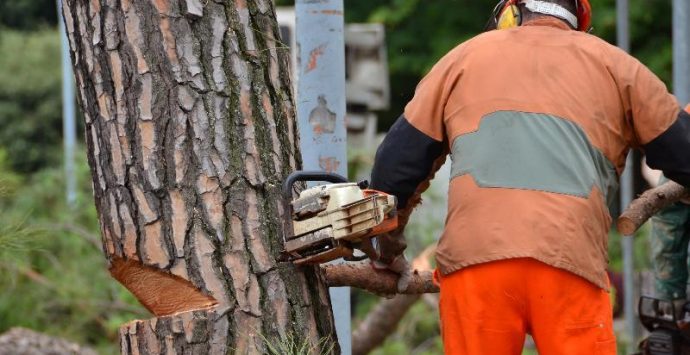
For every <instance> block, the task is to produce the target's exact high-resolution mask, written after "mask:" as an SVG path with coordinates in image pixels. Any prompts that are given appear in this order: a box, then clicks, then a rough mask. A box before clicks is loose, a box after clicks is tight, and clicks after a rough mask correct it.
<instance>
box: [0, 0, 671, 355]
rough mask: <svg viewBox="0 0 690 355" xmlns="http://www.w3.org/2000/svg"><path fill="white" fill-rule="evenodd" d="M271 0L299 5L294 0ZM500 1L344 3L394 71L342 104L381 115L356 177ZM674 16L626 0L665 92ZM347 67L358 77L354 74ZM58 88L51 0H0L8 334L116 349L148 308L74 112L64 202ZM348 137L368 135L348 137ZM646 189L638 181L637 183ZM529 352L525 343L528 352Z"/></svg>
mask: <svg viewBox="0 0 690 355" xmlns="http://www.w3.org/2000/svg"><path fill="white" fill-rule="evenodd" d="M277 3H278V5H279V6H286V7H289V6H291V5H292V4H291V2H289V1H278V2H277ZM495 3H496V1H495V0H472V1H468V0H434V1H423V0H368V1H355V0H349V1H345V19H346V22H347V23H351V24H355V23H357V24H368V23H376V24H380V26H379V27H380V28H382V29H383V33H384V34H385V36H384V37H382V38H381V41H380V43H381V47H380V48H381V49H382V51H383V52H382V53H381V52H379V53H378V57H377V58H378V59H377V60H378V61H384V62H385V63H384V64H385V66H386V67H387V73H385V74H386V75H384V77H385V78H384V81H385V86H386V87H385V88H383V90H388V92H387V93H386V97H385V100H384V101H385V102H384V104H372V105H368V106H367V105H366V102H365V103H362V102H364V101H356V100H354V101H353V102H350V101H351V100H348V103H349V105H348V110H350V111H352V117H353V119H352V120H351V122H355V123H353V124H356V122H360V121H357V120H356V119H355V116H357V115H359V116H362V115H364V116H365V117H374V118H375V119H374V120H373V121H372V120H371V119H363V120H362V121H361V122H364V123H363V124H364V125H366V124H367V122H369V123H371V122H374V124H373V126H371V124H370V126H371V129H369V130H368V132H369V133H371V134H373V138H371V139H369V138H367V142H369V141H372V142H371V144H364V145H361V144H358V145H357V147H359V148H358V149H354V148H352V149H350V150H349V160H350V164H349V168H350V169H349V172H350V176H351V178H361V177H365V176H366V175H367V174H368V169H369V168H370V166H371V163H372V160H373V154H374V150H375V146H376V144H375V143H376V141H377V139H380V134H382V133H384V132H385V131H386V130H387V129H388V127H389V126H390V125H391V124H392V123H393V121H394V120H395V119H396V118H397V117H398V116H399V115H400V113H401V112H402V110H403V107H404V105H405V103H406V102H407V101H408V100H409V99H410V98H411V97H412V95H413V93H414V88H415V86H416V84H417V82H418V81H419V80H420V78H421V77H422V76H423V75H424V74H425V73H426V71H428V70H429V69H430V68H431V66H432V65H433V64H434V63H435V62H436V61H437V60H438V59H439V58H440V57H441V56H442V55H444V54H445V53H446V52H447V51H448V50H450V49H451V48H453V47H454V46H456V45H457V44H459V43H460V42H462V41H464V40H466V39H468V38H470V37H472V36H474V35H476V34H477V33H479V32H480V31H481V30H482V29H483V27H484V24H485V22H486V20H487V18H488V16H489V15H490V13H491V10H492V9H493V7H494V6H495ZM591 3H592V8H593V24H594V31H593V34H594V35H596V36H599V37H601V38H603V39H604V40H606V41H608V42H610V43H613V44H615V40H616V4H615V0H591ZM671 19H672V17H671V0H630V42H631V54H632V55H633V56H635V57H637V58H638V59H639V60H640V61H642V62H643V63H644V64H645V65H647V66H648V67H649V68H651V69H652V70H653V71H654V72H655V73H656V74H657V75H658V76H659V77H660V78H661V79H662V80H663V81H664V82H665V83H666V84H667V86H668V87H669V90H672V89H673V88H672V86H671V75H672V47H671V32H672V27H671ZM363 28H364V30H362V28H360V29H359V30H360V31H365V32H366V30H367V27H363ZM357 30H358V29H357V28H355V27H353V31H355V32H356V31H357ZM353 48H354V49H351V50H350V51H349V52H348V53H350V54H352V55H353V58H354V59H353V60H356V59H357V55H356V53H357V52H356V43H355V47H353ZM350 64H352V63H349V64H348V65H350ZM350 69H351V68H350ZM349 75H350V76H352V75H354V74H353V72H352V70H351V72H350V74H349ZM69 80H70V81H72V80H73V79H72V78H69ZM354 84H356V83H354ZM61 85H62V74H61V64H60V37H59V32H58V16H57V10H56V4H55V1H53V0H12V1H10V0H2V1H0V333H3V332H5V331H6V330H8V329H10V328H11V327H16V326H21V327H26V328H31V329H34V330H37V331H40V332H44V333H47V334H50V335H54V336H58V337H62V338H65V339H69V340H71V341H74V342H76V343H79V344H83V345H86V346H89V347H91V348H92V349H94V350H96V351H97V352H99V353H103V354H114V353H117V352H118V345H117V339H118V336H117V331H118V328H119V326H120V325H122V324H123V323H125V322H127V321H129V320H133V319H137V318H148V317H150V315H149V314H148V312H147V311H146V310H145V309H143V307H141V306H140V305H138V303H137V302H136V300H135V299H134V298H133V297H132V296H131V295H130V294H129V293H128V292H127V291H126V290H125V289H124V288H122V287H121V286H119V285H118V284H117V283H116V282H115V281H114V280H112V279H111V278H110V277H109V276H108V274H107V271H106V268H105V261H104V258H103V256H102V252H101V242H100V235H99V229H98V222H97V217H96V211H95V208H94V204H93V197H92V193H91V178H90V176H89V169H88V166H87V163H86V155H85V154H84V148H83V142H82V141H83V128H82V124H81V121H82V118H81V116H80V115H79V113H77V122H78V124H77V129H78V134H77V142H78V145H77V150H76V169H75V171H76V181H77V189H76V196H75V202H74V203H71V204H70V205H68V204H67V202H66V198H65V195H66V194H65V187H64V186H65V173H64V168H63V161H62V159H63V133H62V132H63V130H62V101H61ZM348 85H349V83H348ZM356 91H357V88H356V87H354V88H353V89H352V90H350V88H348V95H350V94H352V95H354V94H356ZM365 113H366V114H365ZM365 130H366V129H364V128H361V127H360V131H365ZM360 136H361V134H360ZM353 139H355V140H356V139H364V138H361V137H359V136H357V135H354V136H353ZM372 139H373V140H372ZM441 175H442V176H443V174H441ZM437 180H439V181H438V182H437V183H435V184H434V186H433V187H432V189H430V191H429V192H428V193H427V194H426V196H425V205H424V208H425V210H422V211H420V212H418V213H416V216H415V218H414V220H413V222H412V224H411V225H410V227H409V228H408V233H407V235H408V238H409V244H410V248H409V249H408V253H409V255H408V256H409V257H410V258H411V257H413V256H414V255H416V254H417V253H419V252H421V251H422V250H423V249H424V248H425V247H426V246H427V245H429V244H431V243H433V242H434V240H435V239H436V237H437V236H438V235H439V234H440V230H441V228H442V226H443V222H444V220H443V218H444V214H443V213H439V211H443V210H444V208H445V183H446V181H447V180H446V181H443V177H441V178H439V179H437ZM644 188H646V186H645V185H644V183H643V182H642V180H641V179H638V182H637V183H636V189H637V191H638V192H639V191H640V190H642V189H644ZM645 233H647V232H646V229H643V230H642V231H641V232H640V234H641V235H640V237H638V238H636V240H635V243H636V244H635V267H636V269H637V270H638V271H643V270H645V269H647V268H648V267H649V261H648V260H649V256H648V254H647V253H648V250H649V248H648V246H647V239H646V238H645V237H644V234H645ZM610 254H611V264H610V266H611V272H612V274H613V275H614V278H615V275H616V274H617V273H618V272H620V270H621V267H622V261H621V256H620V254H621V253H620V239H619V236H618V235H617V234H616V233H615V232H612V233H611V238H610ZM615 296H616V294H615V292H614V293H613V294H612V297H613V298H615ZM378 301H379V298H378V297H375V296H372V295H369V294H366V293H363V292H358V291H353V303H354V304H353V306H354V307H353V317H354V320H353V325H354V326H356V325H357V323H358V322H359V321H360V320H361V319H363V317H364V316H365V315H366V314H367V312H368V311H369V310H370V309H371V307H372V306H373V305H374V304H376V303H377V302H378ZM616 307H618V308H619V307H620V304H617V305H616ZM436 312H437V311H436V310H435V309H434V301H433V299H431V300H429V299H422V301H420V302H417V303H415V304H414V305H413V306H412V308H411V310H410V312H408V313H407V315H406V316H405V318H404V319H403V321H402V322H401V323H400V325H399V326H398V328H397V331H396V332H395V333H393V334H392V335H391V336H390V337H389V338H388V339H387V340H386V342H385V343H384V344H383V346H382V347H380V348H379V349H377V350H375V351H374V352H373V353H374V354H400V353H406V354H441V353H442V350H441V349H442V347H441V342H440V338H439V329H438V321H437V318H438V316H437V313H436ZM620 341H626V340H625V339H621V340H620ZM619 348H624V347H623V346H619ZM532 352H533V350H531V349H530V348H529V344H528V346H527V348H526V350H525V353H532Z"/></svg>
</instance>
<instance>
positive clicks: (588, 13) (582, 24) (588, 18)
mask: <svg viewBox="0 0 690 355" xmlns="http://www.w3.org/2000/svg"><path fill="white" fill-rule="evenodd" d="M591 25H592V6H591V5H590V4H589V0H577V29H578V30H579V31H583V32H588V31H589V30H590V27H591Z"/></svg>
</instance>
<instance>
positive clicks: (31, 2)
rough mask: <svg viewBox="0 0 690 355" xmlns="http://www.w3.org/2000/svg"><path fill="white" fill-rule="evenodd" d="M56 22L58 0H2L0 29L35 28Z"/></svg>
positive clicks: (52, 24) (0, 2)
mask: <svg viewBox="0 0 690 355" xmlns="http://www.w3.org/2000/svg"><path fill="white" fill-rule="evenodd" d="M58 1H61V0H58ZM56 24H57V2H56V1H55V0H6V1H0V29H1V28H2V27H9V28H15V29H22V30H32V29H34V30H35V29H38V28H43V27H47V26H55V25H56ZM3 53H6V52H3Z"/></svg>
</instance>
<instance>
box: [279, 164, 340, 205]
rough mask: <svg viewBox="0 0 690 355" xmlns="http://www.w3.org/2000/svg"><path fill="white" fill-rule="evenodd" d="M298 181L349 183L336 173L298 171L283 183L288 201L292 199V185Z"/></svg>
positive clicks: (284, 194)
mask: <svg viewBox="0 0 690 355" xmlns="http://www.w3.org/2000/svg"><path fill="white" fill-rule="evenodd" d="M297 181H326V182H331V183H334V184H335V183H339V182H348V181H347V179H346V178H345V177H343V176H341V175H338V174H336V173H328V172H325V171H318V170H312V171H302V170H298V171H295V172H293V173H292V174H290V175H288V177H287V179H285V182H283V197H284V198H286V199H288V200H289V199H290V198H292V185H294V184H295V183H296V182H297Z"/></svg>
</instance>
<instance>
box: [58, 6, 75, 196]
mask: <svg viewBox="0 0 690 355" xmlns="http://www.w3.org/2000/svg"><path fill="white" fill-rule="evenodd" d="M57 9H58V23H59V27H60V42H61V46H62V50H61V57H62V135H63V147H64V150H65V151H64V166H65V185H66V193H67V205H68V206H69V207H71V208H73V207H74V205H75V203H76V201H77V179H76V176H75V170H74V149H75V147H76V135H77V123H76V118H75V117H76V115H75V107H74V85H73V84H72V83H73V81H72V80H73V79H72V78H73V77H74V74H73V73H72V63H71V61H70V57H69V43H68V42H67V32H65V23H64V21H63V19H62V2H61V0H57Z"/></svg>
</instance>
